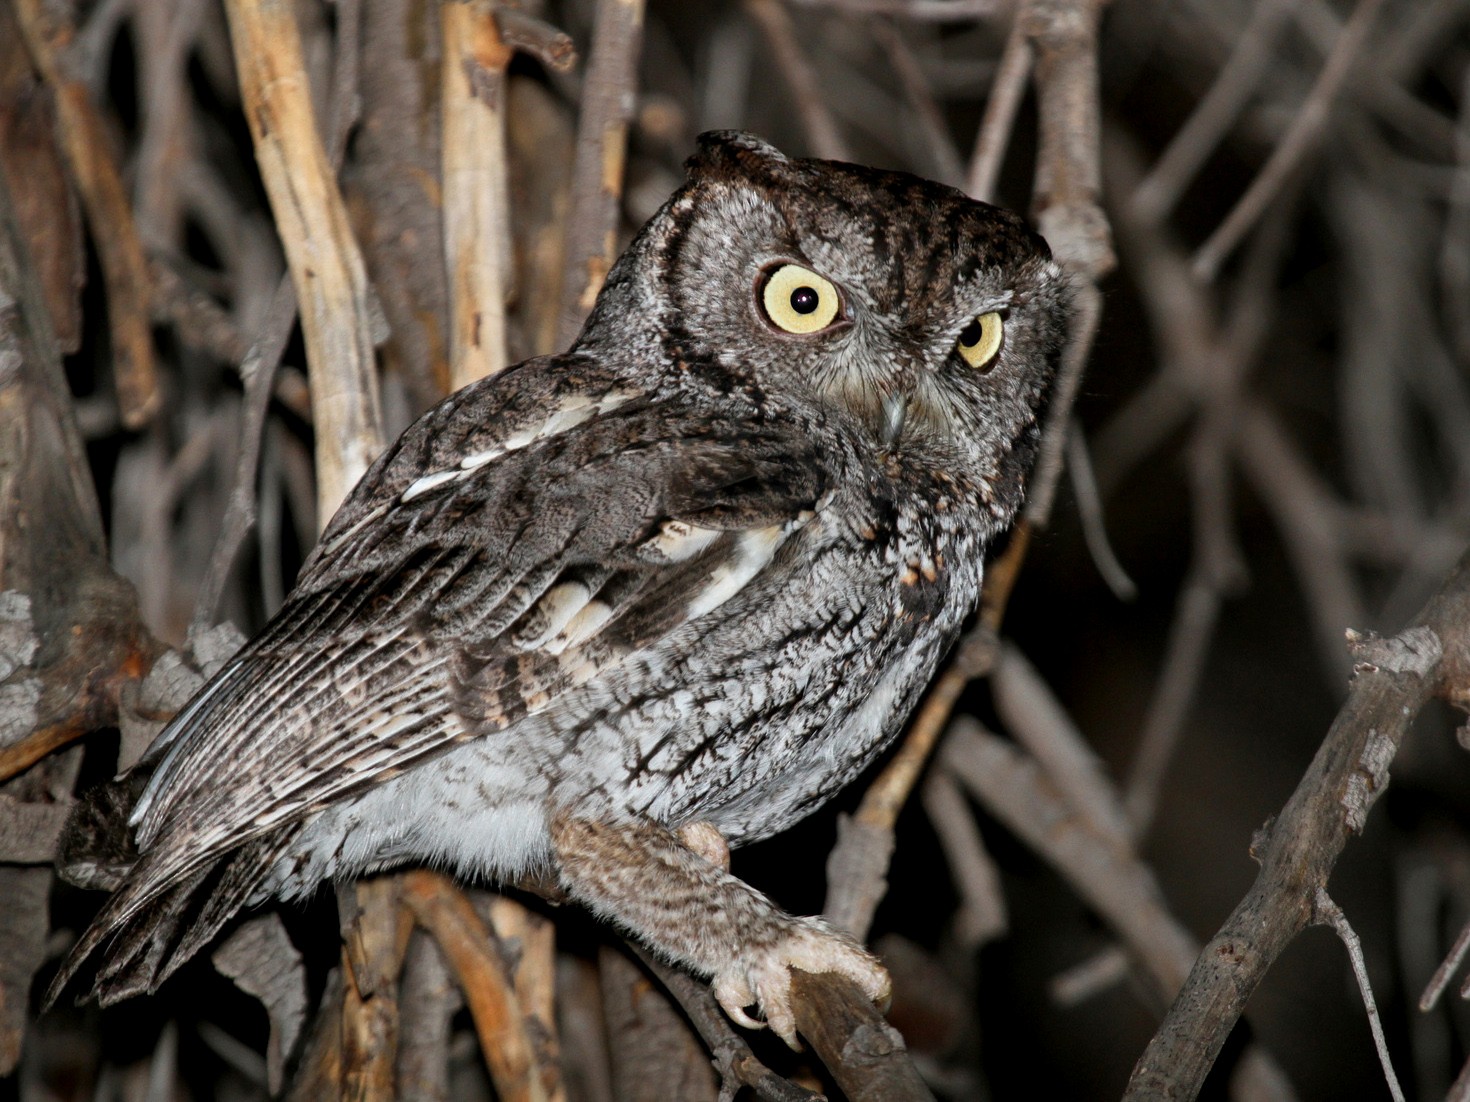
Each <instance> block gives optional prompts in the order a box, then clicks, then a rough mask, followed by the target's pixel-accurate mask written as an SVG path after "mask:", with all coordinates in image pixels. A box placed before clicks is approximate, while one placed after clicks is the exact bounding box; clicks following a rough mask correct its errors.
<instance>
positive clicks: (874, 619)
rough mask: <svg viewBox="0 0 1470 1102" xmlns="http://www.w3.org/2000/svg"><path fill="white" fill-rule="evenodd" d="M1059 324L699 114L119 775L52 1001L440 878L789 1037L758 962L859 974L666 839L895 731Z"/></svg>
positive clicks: (1032, 258) (990, 266) (865, 175)
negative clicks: (292, 912)
mask: <svg viewBox="0 0 1470 1102" xmlns="http://www.w3.org/2000/svg"><path fill="white" fill-rule="evenodd" d="M773 272H780V273H782V274H781V277H780V278H781V279H782V280H783V281H784V282H782V283H780V285H779V286H780V291H779V292H772V291H770V290H769V289H770V287H771V286H772V281H773V279H774V278H775V277H774V276H773V274H772V273H773ZM788 286H789V287H791V288H794V289H793V290H790V291H789V294H788V291H787V288H788ZM834 296H835V297H834ZM1066 314H1067V306H1066V296H1065V293H1064V287H1063V283H1062V280H1061V278H1060V275H1059V272H1058V270H1057V268H1056V266H1055V265H1054V264H1052V263H1051V261H1050V259H1049V256H1048V254H1047V250H1046V246H1045V244H1044V243H1043V242H1042V241H1041V239H1040V238H1039V237H1037V236H1036V235H1035V234H1033V233H1032V232H1030V231H1029V230H1028V229H1026V228H1025V226H1024V225H1023V224H1022V223H1021V221H1020V220H1019V219H1018V218H1016V217H1015V216H1014V215H1011V214H1008V213H1006V212H1003V211H999V210H996V209H994V208H991V207H987V206H985V205H983V204H979V203H974V202H972V201H970V200H968V199H966V198H965V197H963V196H962V195H960V194H959V193H957V192H954V191H951V190H950V189H947V188H944V187H941V186H939V185H937V184H931V183H928V182H926V181H922V180H918V179H916V178H914V177H910V176H906V175H903V174H898V173H884V172H878V171H876V170H872V169H864V168H858V167H855V166H850V165H840V164H835V163H831V162H820V161H796V160H788V159H787V158H785V157H783V156H782V155H781V154H780V153H778V152H777V151H775V150H774V149H772V148H771V147H769V146H767V145H765V144H764V143H761V142H760V141H758V140H757V139H754V138H751V137H749V136H746V135H738V134H716V135H706V136H705V137H704V138H703V139H702V140H701V146H700V151H699V153H698V154H697V155H696V156H695V157H694V158H693V159H691V162H690V176H689V181H688V183H687V184H686V185H685V186H684V187H683V188H682V189H680V191H679V192H677V193H676V194H675V195H674V197H673V198H672V199H671V200H670V201H669V203H668V204H667V205H666V206H665V207H664V209H663V210H662V211H660V212H659V214H658V215H656V216H655V217H654V219H653V220H652V221H651V222H650V223H649V224H648V226H646V227H645V228H644V229H643V231H642V232H641V233H640V235H639V236H638V238H637V239H636V240H635V242H634V243H633V245H632V246H630V248H629V250H628V252H627V253H626V254H625V255H624V257H623V258H622V259H621V260H620V261H619V263H618V265H617V266H616V267H615V268H614V270H613V272H612V273H611V274H610V275H609V278H608V282H607V286H606V287H605V288H604V290H603V293H602V295H601V297H600V298H599V301H598V304H597V307H596V308H595V310H594V311H593V314H592V317H591V318H590V320H589V321H588V323H587V327H586V329H585V331H584V333H583V334H582V336H581V338H580V339H579V340H578V342H577V344H576V346H575V347H574V348H573V349H572V350H571V351H569V352H567V353H565V354H564V355H560V356H553V357H548V358H543V359H538V360H531V361H527V362H526V363H523V364H520V365H517V366H516V367H514V368H512V369H510V370H508V371H506V372H505V373H504V374H502V375H500V376H498V377H496V378H494V379H489V380H486V381H483V382H480V383H477V384H475V385H473V386H471V387H468V388H466V389H465V390H463V391H461V392H459V393H457V394H454V395H452V396H451V397H450V398H448V399H447V400H446V401H445V402H443V403H442V404H440V405H439V406H438V407H436V408H435V409H433V410H431V411H430V412H429V413H428V414H426V415H425V416H424V417H423V418H422V419H420V420H419V421H418V422H417V423H416V424H415V425H414V426H412V427H411V428H410V429H409V430H408V431H407V432H406V433H405V434H404V435H403V437H402V438H400V439H399V440H398V441H397V442H396V443H395V444H394V445H393V446H392V447H391V448H390V449H389V450H388V451H387V453H386V454H385V455H383V456H382V457H381V458H380V459H379V460H378V461H377V463H376V464H374V466H373V468H372V469H371V470H370V471H369V472H368V474H367V475H366V476H365V477H364V478H363V480H362V482H361V483H360V484H359V485H358V486H357V487H356V489H355V490H354V491H353V493H352V494H351V496H350V497H349V499H348V501H347V502H346V503H345V504H344V505H343V507H342V509H341V510H340V511H339V513H338V514H337V516H336V517H335V518H334V519H333V520H332V522H331V524H330V525H329V526H328V528H327V530H326V532H325V533H324V535H323V537H322V541H321V544H320V546H319V547H318V549H317V550H316V551H315V552H314V553H313V555H312V556H311V558H310V560H309V561H308V562H307V563H306V564H305V566H304V568H303V570H302V573H301V577H300V579H299V581H298V583H297V586H296V588H295V589H294V590H293V591H292V593H291V595H290V596H289V598H288V599H287V601H286V604H285V607H284V608H282V610H281V611H280V613H279V614H278V615H277V616H276V617H275V619H274V620H273V621H272V622H271V623H270V624H269V625H268V626H267V627H266V629H265V630H264V631H263V632H262V633H261V634H260V635H259V636H258V637H257V638H256V639H255V640H253V641H252V642H251V643H250V644H248V645H247V646H246V647H245V648H244V649H243V650H242V651H241V652H240V654H239V655H237V656H236V658H235V659H234V660H232V661H231V662H230V663H229V664H228V665H227V666H226V667H225V668H224V669H223V670H222V671H221V672H220V673H219V674H218V675H217V676H216V677H215V678H214V679H213V680H212V681H211V682H210V683H209V684H208V685H207V686H206V687H205V688H204V689H203V690H202V691H201V693H200V694H199V695H198V697H196V698H195V700H194V701H193V702H192V703H191V704H190V705H189V706H188V707H187V708H186V709H185V710H184V711H183V712H182V713H181V714H180V715H179V717H178V718H177V719H176V720H175V721H174V722H173V723H172V724H171V725H170V727H169V728H168V729H167V730H166V731H165V732H164V734H163V735H162V736H161V738H160V739H159V741H158V743H157V744H156V745H155V747H154V748H153V750H152V751H150V754H149V757H148V758H147V759H146V760H145V763H144V766H143V769H144V770H145V772H146V771H151V778H150V779H149V780H148V781H147V783H146V786H144V787H142V790H141V794H140V795H139V794H138V792H137V790H138V789H139V787H140V782H139V779H138V778H137V777H134V778H131V779H129V780H128V781H126V782H125V783H126V785H127V787H128V788H129V790H130V791H131V792H132V793H133V796H135V797H136V805H135V806H133V807H132V811H131V816H130V820H129V821H130V824H131V826H132V828H133V829H134V831H135V838H134V842H135V845H136V850H137V857H136V860H135V863H134V864H133V865H132V867H131V869H130V870H128V871H127V872H126V873H125V875H123V878H122V883H121V886H120V888H119V890H118V891H117V893H116V894H115V895H114V897H113V898H112V899H111V900H110V901H109V903H108V904H107V906H106V907H105V908H104V910H103V912H102V914H101V915H100V916H99V918H98V920H97V922H96V924H95V925H94V926H93V927H92V929H91V930H89V931H88V933H87V935H86V936H85V937H84V938H83V940H82V941H81V943H80V944H79V946H78V947H77V949H76V951H75V952H74V953H73V955H72V957H71V958H70V959H69V961H68V963H67V965H66V967H65V968H64V969H63V972H62V976H61V978H60V979H59V980H58V988H57V989H59V985H60V984H61V983H63V982H65V980H66V978H67V977H68V976H70V975H71V974H72V973H73V972H74V971H75V969H76V968H77V967H78V966H79V964H80V963H81V961H82V960H83V959H84V958H85V957H86V956H87V955H88V954H90V953H91V952H92V951H93V950H94V949H96V948H97V947H98V946H100V945H101V944H102V943H103V942H104V940H105V939H108V938H112V939H113V940H112V942H111V944H110V948H109V951H108V960H107V962H106V963H105V964H104V966H103V967H102V969H101V972H100V975H99V978H98V981H97V985H96V992H97V994H98V995H99V996H100V997H101V998H102V999H104V1000H112V999H116V998H120V997H123V996H126V995H129V994H133V993H136V992H139V991H144V990H151V989H152V988H154V987H156V986H157V984H158V983H160V982H161V981H162V980H163V979H164V978H165V977H166V976H167V975H168V974H169V973H170V972H171V971H172V970H173V969H174V968H175V967H177V965H178V964H179V963H180V962H181V961H182V960H183V959H185V958H187V956H188V955H189V954H190V953H192V952H194V951H195V950H197V949H198V948H199V947H200V945H201V944H203V943H204V942H206V941H207V940H208V939H209V938H210V937H212V936H213V934H214V933H215V931H216V930H217V929H218V928H219V926H220V925H221V924H223V923H224V922H225V921H227V920H228V919H229V917H230V916H231V915H232V914H233V913H234V912H235V911H237V910H238V909H239V908H241V907H243V906H246V905H248V904H252V903H258V902H260V901H262V900H264V899H266V898H268V897H270V896H272V895H276V896H286V897H289V896H293V895H299V894H301V893H303V892H306V891H309V890H311V889H312V888H313V887H315V886H316V885H317V884H318V883H320V882H321V881H322V880H323V879H328V878H332V879H340V878H346V877H351V876H354V875H357V874H360V873H363V872H365V871H369V870H372V869H378V868H383V867H387V866H391V865H394V864H399V863H403V862H407V861H441V862H445V863H447V864H448V865H450V866H451V867H453V868H455V869H457V870H458V871H460V872H461V873H462V874H464V875H466V876H484V875H490V876H502V877H513V876H517V875H520V874H523V873H527V872H530V871H538V870H539V871H547V870H549V871H552V872H554V873H555V874H556V875H557V876H558V877H559V878H560V880H561V883H562V885H563V887H564V888H565V889H566V890H567V891H568V893H569V894H571V895H572V896H573V897H575V898H578V899H580V900H581V901H583V902H584V903H586V904H587V905H589V906H591V907H592V908H593V909H594V910H597V911H598V912H599V913H601V914H603V915H605V916H607V917H609V918H610V919H612V920H614V921H616V922H618V923H620V924H621V925H623V926H625V927H626V928H628V929H630V930H632V931H633V932H634V933H635V934H637V935H639V936H640V937H642V938H643V939H644V940H646V941H647V942H648V943H649V944H651V945H652V946H653V947H654V948H655V949H657V950H659V951H660V952H662V953H663V954H665V955H666V956H668V957H670V958H672V959H675V960H678V961H681V962H683V963H684V964H686V965H687V966H689V967H691V968H693V969H695V970H697V971H700V972H702V973H705V974H708V975H712V976H713V977H714V981H715V986H716V992H717V994H718V995H719V996H720V998H721V1001H722V1002H723V1003H724V1005H725V1006H726V1008H727V1009H728V1010H730V1011H731V1013H732V1014H734V1015H736V1016H737V1017H740V1018H741V1019H742V1020H748V1019H744V1015H743V1011H742V1010H741V1007H743V1006H746V1005H749V1004H750V1003H752V1002H756V1003H759V1004H760V1005H761V1008H762V1009H763V1010H764V1012H765V1014H766V1016H767V1019H768V1020H769V1021H770V1023H771V1025H772V1026H773V1027H774V1028H776V1029H777V1031H778V1032H780V1033H781V1035H782V1036H784V1037H787V1038H788V1039H792V1038H793V1036H794V1034H793V1032H792V1029H793V1027H792V1024H791V1012H790V1008H789V1006H787V1004H786V1000H787V995H786V979H785V977H786V968H787V967H788V966H789V965H793V964H796V965H803V966H807V967H823V968H836V969H838V970H841V971H845V972H847V973H848V974H850V975H852V976H853V977H854V978H855V979H856V980H857V981H858V982H859V983H861V984H862V985H863V986H864V987H865V989H866V990H868V991H869V992H870V993H871V994H873V995H874V996H875V997H876V996H878V995H880V994H881V993H882V991H883V989H884V986H885V984H886V979H885V978H884V976H883V974H882V970H881V968H880V967H879V966H878V965H877V963H876V962H875V961H873V960H872V958H871V957H869V956H867V954H865V953H864V952H863V951H862V950H861V949H860V948H859V947H857V946H856V945H854V944H852V943H850V942H848V941H847V940H845V939H843V938H841V937H840V936H839V935H837V934H835V933H833V932H832V931H830V930H828V929H827V928H826V927H824V926H822V925H821V924H820V923H818V922H816V921H815V920H809V919H795V918H792V917H790V916H788V915H785V914H783V913H782V912H780V911H779V910H778V909H776V908H775V907H774V906H773V905H772V904H771V903H770V902H769V901H768V900H766V899H765V898H764V897H763V896H760V895H759V894H758V893H756V892H754V891H753V890H752V889H750V888H748V887H746V886H745V885H744V884H742V883H740V882H739V881H738V880H735V879H734V878H733V877H731V876H730V875H729V874H728V873H727V872H725V871H724V870H723V869H722V868H719V867H717V866H716V865H714V864H711V863H710V862H709V861H708V860H706V859H705V857H703V856H700V854H699V853H696V852H693V851H691V850H689V849H688V848H686V847H685V846H684V845H683V844H682V843H681V842H680V841H679V839H678V835H677V833H676V832H677V831H679V830H681V829H682V828H689V827H692V826H694V825H695V824H706V825H707V826H713V827H714V828H716V829H717V830H718V831H719V832H720V834H721V835H723V836H724V837H725V838H726V839H727V840H728V841H729V842H730V843H731V844H739V843H741V842H745V841H749V840H752V839H756V838H761V837H765V836H768V835H770V834H772V833H775V832H777V831H779V830H782V829H784V828H785V827H787V826H789V825H790V824H791V823H793V822H794V821H796V820H797V819H798V818H800V817H801V816H802V815H805V814H806V813H808V812H810V811H811V810H813V809H814V808H815V807H817V806H819V805H820V804H821V803H822V802H823V801H824V800H826V799H827V798H828V797H830V796H831V794H832V793H833V792H834V791H836V790H837V789H838V788H839V787H840V786H841V785H843V784H844V783H846V782H847V781H849V780H850V779H852V777H854V776H855V775H856V774H857V773H858V772H859V771H861V770H862V769H863V768H864V767H865V766H866V765H867V764H868V763H869V762H870V761H872V760H873V758H874V757H875V756H876V755H877V754H878V753H880V752H881V751H882V749H883V748H884V747H885V746H886V745H887V744H888V743H889V742H890V741H891V740H892V738H893V737H894V736H895V735H896V734H897V732H898V731H899V729H900V727H901V725H902V723H903V721H904V719H905V717H906V716H907V714H908V713H909V711H910V710H911V709H912V707H913V705H914V703H915V701H916V699H917V697H918V694H919V693H920V692H921V691H922V689H923V688H924V686H925V684H926V682H927V681H928V679H929V678H930V677H931V676H932V674H933V672H934V669H935V667H936V665H937V663H938V662H939V660H940V658H941V657H942V655H943V654H944V652H945V650H946V649H947V648H948V647H949V646H950V645H951V644H952V642H953V640H954V638H955V636H956V635H957V633H958V631H959V629H960V626H961V623H962V621H963V620H964V618H965V617H966V616H967V615H968V614H969V613H970V612H971V610H972V609H973V608H974V605H975V603H976V601H977V599H978V594H979V588H980V576H981V563H982V559H983V556H984V552H985V548H986V545H987V543H988V542H989V541H990V540H991V539H992V538H993V537H994V536H995V535H996V534H997V533H998V532H1000V531H1001V530H1002V529H1003V528H1004V527H1005V526H1006V525H1007V524H1008V523H1009V522H1010V520H1011V518H1012V516H1013V515H1014V513H1015V510H1016V509H1017V507H1018V505H1019V503H1020V500H1021V493H1022V485H1023V482H1024V478H1025V474H1026V472H1027V470H1028V468H1029V466H1030V463H1031V461H1032V458H1033V455H1034V452H1035V448H1036V442H1037V438H1038V433H1039V428H1038V424H1039V417H1040V414H1041V411H1042V409H1043V407H1044V404H1045V399H1046V394H1047V388H1048V385H1049V381H1050V378H1051V375H1052V372H1053V369H1054V365H1055V361H1056V358H1057V355H1058V353H1059V348H1060V344H1061V341H1062V335H1063V328H1064V324H1065V321H1066ZM977 318H985V319H986V320H987V326H986V327H985V328H984V332H985V333H986V334H990V335H993V334H998V333H1000V332H1002V329H1003V337H995V338H994V340H992V339H991V336H987V337H986V341H987V342H988V343H987V344H986V346H985V347H984V348H983V349H980V344H979V340H980V338H979V337H976V336H974V335H973V334H975V333H978V332H980V331H981V330H980V329H977V328H975V327H974V326H973V325H972V323H973V322H974V321H975V319H977ZM819 322H820V323H822V324H820V325H818V323H819ZM967 327H969V328H967ZM976 349H980V350H979V351H976ZM109 798H110V799H114V801H115V799H116V793H115V792H114V793H112V794H111V795H110V796H109ZM131 798H132V797H130V799H131ZM78 823H79V825H78V828H77V830H75V831H73V838H72V840H71V842H70V843H69V849H70V852H71V853H72V855H73V857H74V859H75V860H76V861H77V863H78V865H84V864H85V863H86V862H85V859H84V856H83V851H84V850H85V848H86V846H85V839H84V838H83V837H82V835H83V834H85V833H86V831H85V830H83V828H82V826H81V825H80V824H81V823H82V820H81V819H79V820H78ZM707 826H706V827H704V828H702V829H707ZM90 829H91V830H92V831H93V832H94V833H95V831H96V829H97V828H96V822H95V821H94V822H92V824H91V827H90Z"/></svg>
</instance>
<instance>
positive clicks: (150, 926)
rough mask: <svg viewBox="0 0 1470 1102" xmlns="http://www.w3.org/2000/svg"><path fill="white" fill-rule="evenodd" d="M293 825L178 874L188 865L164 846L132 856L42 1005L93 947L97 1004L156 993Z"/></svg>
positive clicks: (249, 892)
mask: <svg viewBox="0 0 1470 1102" xmlns="http://www.w3.org/2000/svg"><path fill="white" fill-rule="evenodd" d="M297 829H298V828H296V827H294V826H293V827H287V828H283V829H281V830H278V831H273V832H272V833H270V834H267V835H265V836H263V837H260V838H256V839H254V840H253V841H251V842H248V843H247V844H245V845H243V846H241V847H240V848H238V849H236V850H234V851H233V852H232V853H229V854H226V855H225V856H224V857H222V858H221V859H219V860H218V861H217V862H215V863H213V864H211V865H208V866H206V867H204V868H202V869H197V870H193V871H185V872H183V873H182V874H181V873H180V871H179V870H180V866H181V865H183V867H184V868H185V869H187V868H188V866H187V865H186V864H184V862H183V861H182V860H181V854H179V853H177V852H173V850H172V847H169V846H168V845H166V844H165V845H160V846H158V847H156V848H155V849H153V850H150V852H149V853H147V854H144V855H143V856H141V857H139V858H138V859H137V860H136V863H135V864H134V865H133V867H132V868H131V869H130V870H129V871H128V872H127V873H126V875H125V879H123V880H122V883H121V887H120V888H119V889H118V890H117V892H116V894H114V895H113V897H112V898H111V899H109V900H108V901H107V903H106V904H105V905H104V906H103V908H102V910H101V911H100V912H99V913H98V915H97V917H96V919H94V920H93V922H92V925H91V926H90V927H88V929H87V931H86V933H85V934H83V935H82V938H81V940H80V941H78V942H77V943H76V945H75V946H73V947H72V950H71V952H70V953H68V954H67V957H66V959H65V960H64V961H63V962H62V965H61V969H60V971H59V972H57V974H56V978H55V979H54V980H53V981H52V983H51V986H50V987H49V988H48V989H47V992H46V999H45V1004H44V1006H45V1008H49V1007H50V1006H51V1005H52V1004H53V1003H54V1002H55V1001H56V999H57V998H58V997H59V996H60V995H61V992H62V991H63V990H64V989H65V988H66V987H67V985H68V984H69V983H70V982H71V981H72V979H73V978H74V977H75V976H76V975H77V973H78V972H80V971H81V969H82V966H83V965H84V964H85V963H86V962H87V960H88V959H89V958H91V957H92V956H93V954H95V953H96V952H97V951H98V950H99V949H102V950H103V952H104V954H105V956H104V959H103V962H102V964H101V966H100V967H99V968H98V970H97V976H96V979H95V981H94V982H93V985H92V990H91V995H92V997H94V998H96V999H97V1001H98V1003H100V1004H101V1005H102V1006H110V1005H111V1004H112V1003H115V1002H119V1001H121V1000H123V999H127V998H131V997H132V996H134V995H142V994H152V993H153V992H155V991H157V990H158V988H159V987H160V986H161V985H162V984H163V982H164V981H165V980H166V979H168V978H169V976H171V975H173V973H174V972H175V971H176V970H177V969H178V968H179V966H180V965H182V964H183V963H184V962H185V961H187V960H188V959H189V958H190V957H192V956H193V955H194V954H195V953H197V952H198V951H199V950H200V949H201V948H202V947H203V946H205V945H206V944H208V943H209V941H210V940H211V939H212V938H213V937H214V936H215V934H217V933H218V932H219V930H220V927H222V926H223V925H224V924H225V923H226V922H228V921H229V920H230V919H231V918H232V917H233V916H234V915H235V913H236V912H237V911H239V910H240V909H241V908H242V907H244V906H245V905H246V904H247V903H248V902H250V900H251V897H252V896H253V895H254V894H255V893H256V891H257V889H258V888H259V887H260V885H261V882H262V881H263V880H264V879H265V878H266V876H267V875H268V874H269V873H270V871H271V868H272V867H273V866H274V865H275V863H276V861H277V860H278V859H279V858H280V856H281V854H282V853H284V852H285V850H286V848H287V847H288V846H289V845H290V843H291V840H292V838H293V837H294V836H295V834H296V833H297ZM104 946H105V948H104Z"/></svg>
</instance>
